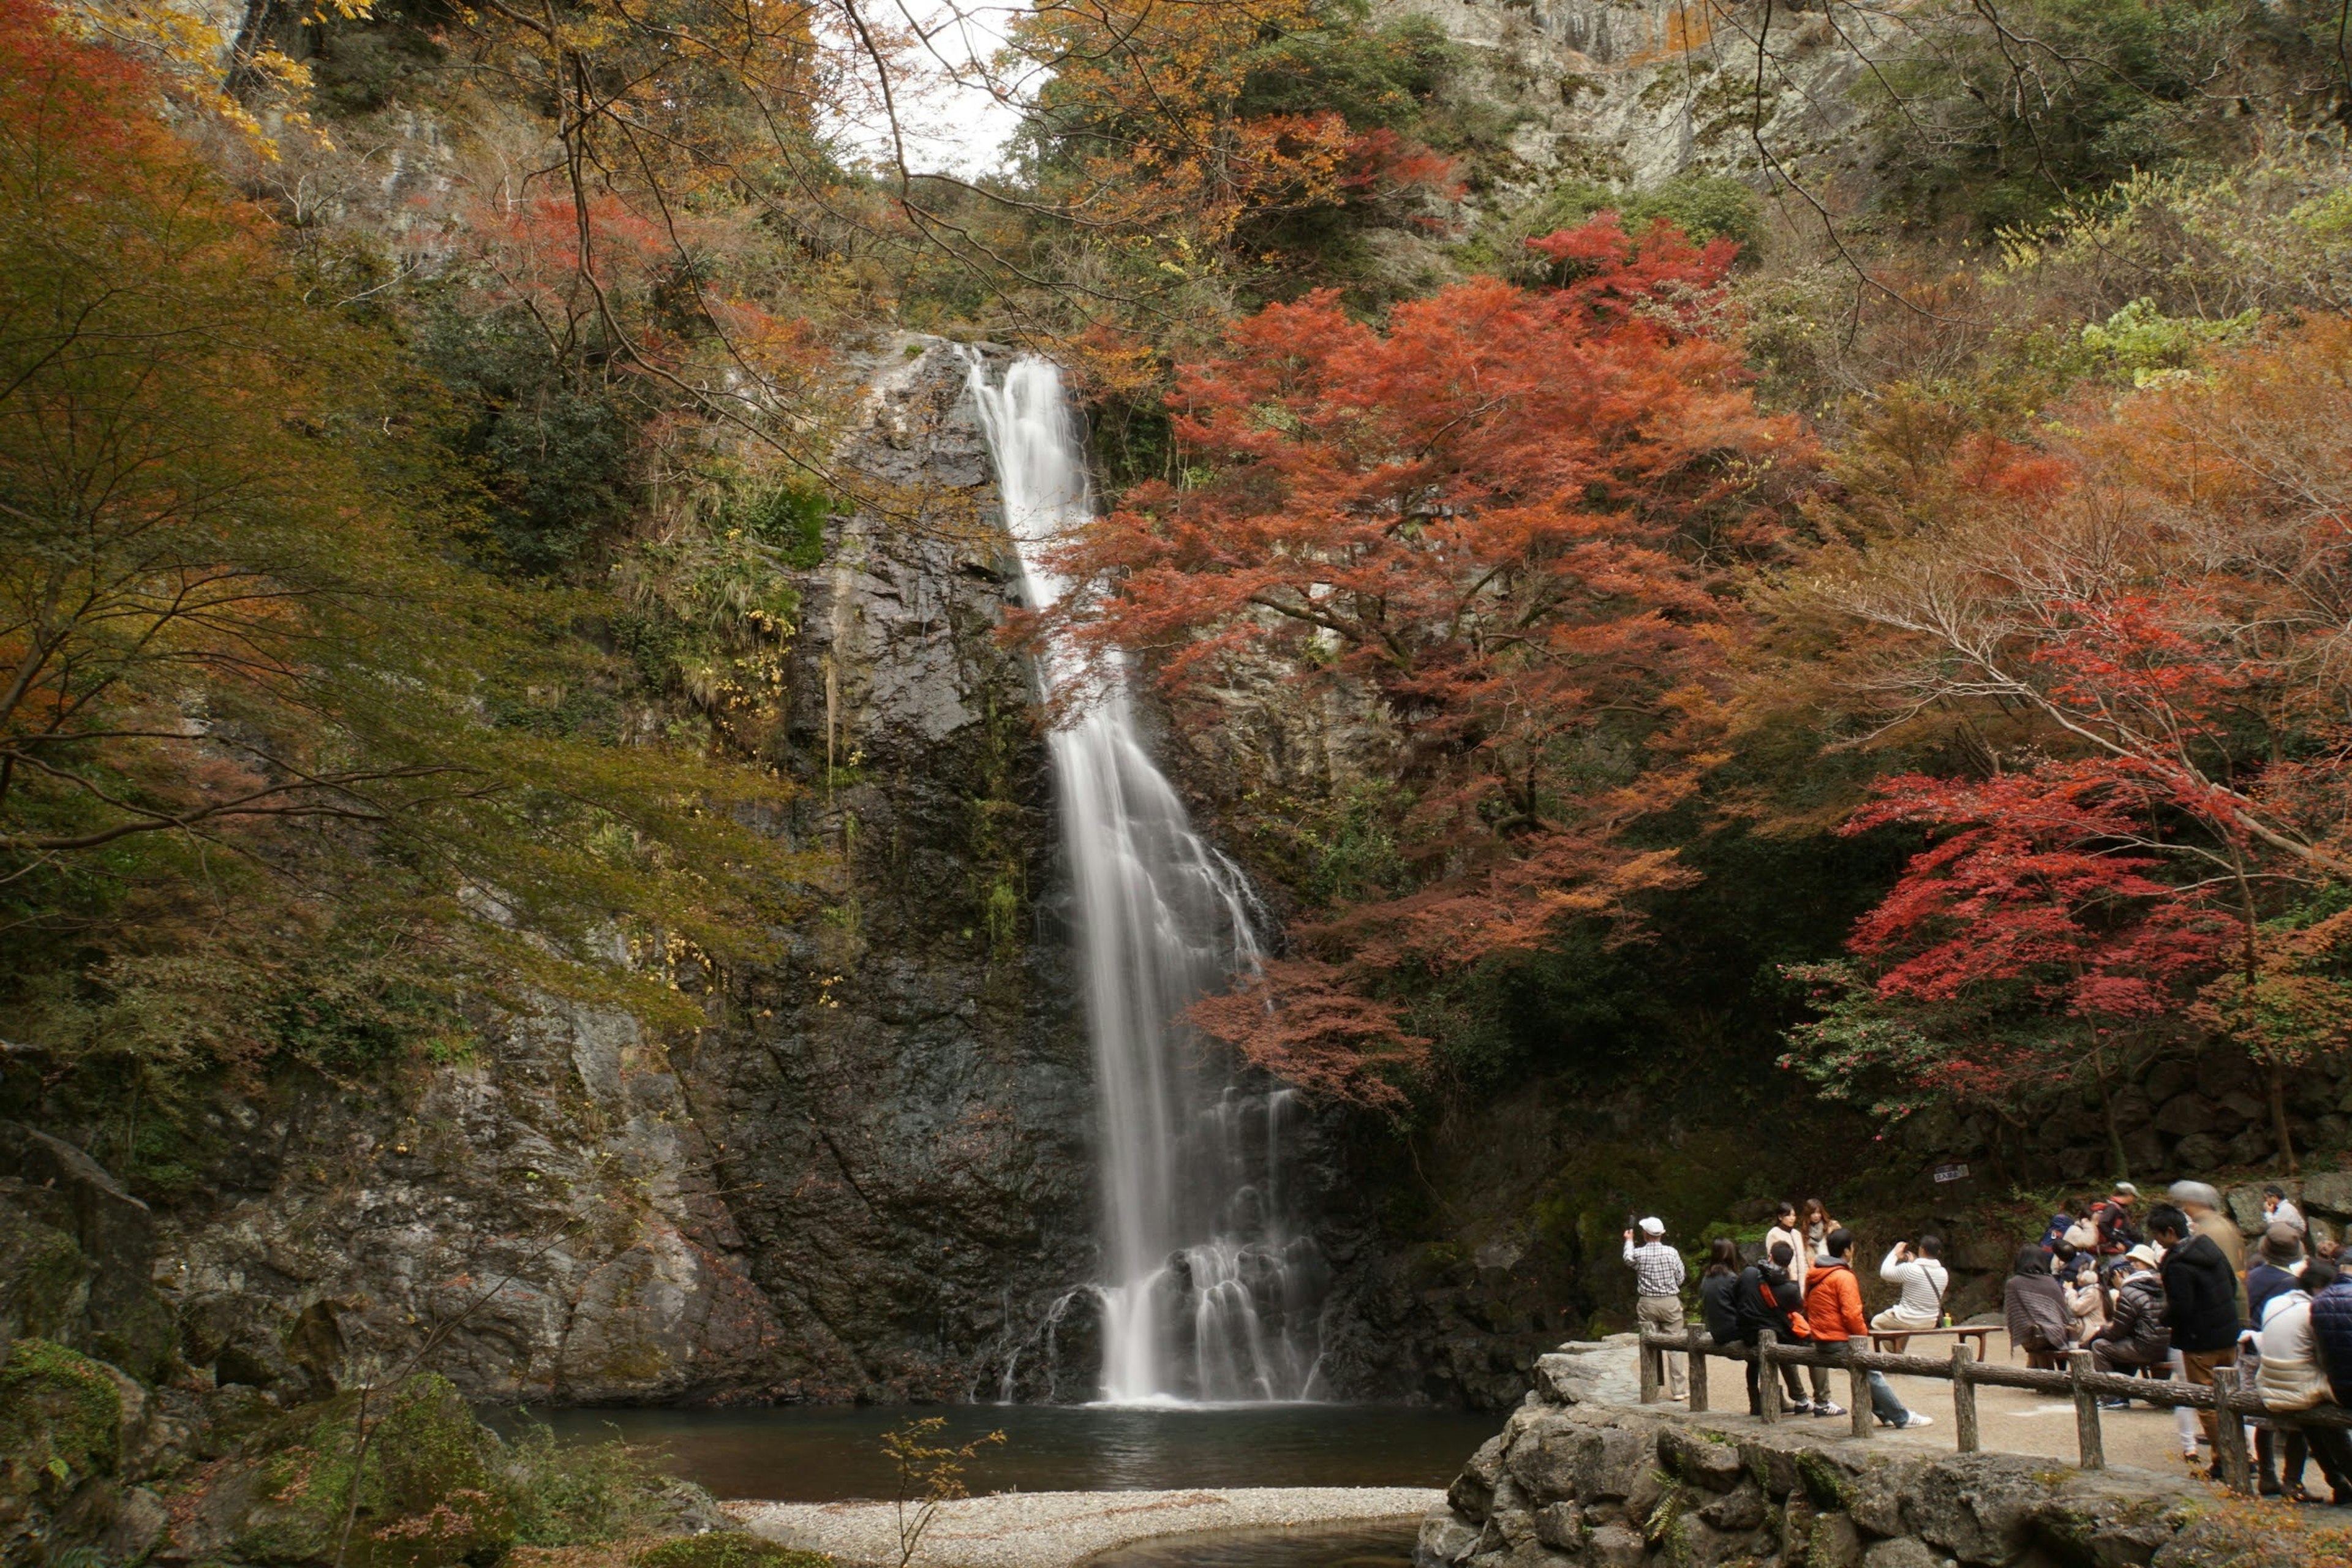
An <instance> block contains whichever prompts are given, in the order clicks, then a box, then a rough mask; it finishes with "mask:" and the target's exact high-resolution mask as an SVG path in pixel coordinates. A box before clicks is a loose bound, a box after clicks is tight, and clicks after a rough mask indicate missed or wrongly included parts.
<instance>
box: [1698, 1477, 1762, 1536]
mask: <svg viewBox="0 0 2352 1568" xmlns="http://www.w3.org/2000/svg"><path fill="white" fill-rule="evenodd" d="M1770 1511H1771V1510H1770V1507H1769V1505H1768V1504H1767V1503H1766V1502H1765V1500H1764V1493H1763V1492H1762V1490H1761V1489H1759V1488H1757V1487H1756V1486H1755V1485H1754V1484H1753V1483H1750V1484H1749V1485H1747V1486H1743V1487H1740V1488H1738V1489H1736V1490H1733V1491H1727V1492H1726V1493H1724V1494H1723V1495H1722V1496H1721V1497H1718V1498H1716V1499H1714V1500H1711V1501H1709V1502H1707V1503H1706V1504H1705V1505H1704V1506H1703V1507H1701V1508H1700V1509H1699V1510H1698V1516H1699V1518H1701V1519H1703V1520H1705V1521H1706V1522H1707V1523H1708V1524H1710V1525H1712V1526H1714V1527H1715V1528H1716V1529H1717V1530H1722V1531H1730V1532H1732V1533H1734V1534H1738V1533H1742V1532H1744V1531H1750V1530H1754V1529H1756V1528H1757V1527H1758V1526H1759V1525H1761V1524H1762V1523H1763V1522H1764V1520H1765V1516H1766V1515H1767V1514H1769V1512H1770Z"/></svg>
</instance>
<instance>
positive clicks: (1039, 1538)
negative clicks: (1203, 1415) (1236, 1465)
mask: <svg viewBox="0 0 2352 1568" xmlns="http://www.w3.org/2000/svg"><path fill="white" fill-rule="evenodd" d="M1444 1498H1445V1494H1444V1492H1443V1491H1440V1490H1437V1489H1434V1488H1423V1487H1226V1488H1195V1489H1191V1490H1186V1491H1157V1492H999V1493H997V1494H995V1495H994V1496H992V1497H976V1498H960V1499H958V1500H955V1501H953V1502H950V1503H943V1504H941V1505H940V1511H939V1516H938V1517H937V1518H936V1519H934V1520H933V1521H931V1526H930V1529H929V1531H927V1532H925V1534H924V1536H923V1541H922V1545H921V1547H920V1548H919V1550H918V1551H917V1552H916V1553H915V1564H916V1568H1076V1564H1078V1563H1084V1562H1085V1561H1086V1560H1087V1558H1089V1557H1092V1556H1094V1555H1095V1554H1097V1552H1107V1551H1108V1550H1110V1549H1111V1548H1112V1547H1115V1546H1125V1545H1127V1544H1129V1542H1137V1541H1145V1540H1149V1539H1150V1538H1151V1537H1153V1536H1159V1535H1181V1534H1191V1533H1192V1532H1194V1531H1211V1530H1267V1529H1280V1528H1285V1527H1290V1526H1302V1525H1327V1524H1358V1523H1369V1522H1371V1521H1379V1520H1391V1519H1395V1520H1405V1519H1412V1520H1418V1519H1419V1518H1420V1517H1421V1516H1422V1515H1423V1514H1425V1513H1427V1512H1428V1511H1429V1510H1431V1509H1433V1508H1434V1507H1436V1506H1437V1505H1438V1504H1439V1503H1440V1502H1442V1501H1444ZM724 1507H725V1508H726V1510H727V1512H728V1514H729V1515H730V1517H731V1518H733V1519H734V1521H736V1522H737V1523H738V1524H739V1525H740V1526H741V1527H742V1528H743V1529H745V1530H748V1531H751V1533H753V1534H754V1535H759V1536H762V1537H765V1538H766V1539H768V1540H770V1541H775V1542H782V1543H783V1544H785V1545H787V1546H797V1547H804V1548H806V1549H808V1550H810V1551H813V1552H827V1553H830V1554H831V1555H833V1556H835V1557H836V1558H839V1559H840V1560H841V1561H842V1562H843V1563H896V1562H897V1561H898V1522H897V1517H896V1512H895V1510H893V1509H892V1507H891V1505H890V1504H888V1503H887V1502H814V1503H782V1502H750V1501H746V1502H730V1503H727V1504H725V1505H724Z"/></svg>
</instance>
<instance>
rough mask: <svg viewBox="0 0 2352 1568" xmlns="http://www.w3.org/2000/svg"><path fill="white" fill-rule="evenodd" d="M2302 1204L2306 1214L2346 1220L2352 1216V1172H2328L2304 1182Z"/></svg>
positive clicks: (2309, 1177)
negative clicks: (2311, 1212)
mask: <svg viewBox="0 0 2352 1568" xmlns="http://www.w3.org/2000/svg"><path fill="white" fill-rule="evenodd" d="M2301 1202H2302V1204H2303V1205H2304V1208H2305V1211H2306V1212H2309V1211H2313V1210H2316V1211H2317V1212H2319V1213H2321V1214H2326V1215H2336V1217H2338V1218H2339V1219H2340V1218H2344V1217H2347V1216H2352V1171H2328V1172H2326V1173H2322V1174H2320V1175H2316V1176H2306V1177H2305V1178H2304V1181H2303V1194H2302V1199H2301Z"/></svg>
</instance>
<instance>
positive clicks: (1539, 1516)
mask: <svg viewBox="0 0 2352 1568" xmlns="http://www.w3.org/2000/svg"><path fill="white" fill-rule="evenodd" d="M1427 1528H1428V1527H1427V1526H1425V1525H1424V1526H1423V1531H1424V1532H1426V1531H1427ZM1536 1539H1537V1540H1538V1541H1540V1542H1543V1543H1544V1544H1545V1545H1546V1546H1549V1547H1553V1548H1556V1549H1557V1550H1559V1551H1561V1552H1574V1551H1575V1550H1577V1548H1579V1547H1580V1546H1582V1545H1583V1544H1584V1520H1583V1518H1582V1516H1580V1514H1579V1513H1578V1512H1577V1508H1576V1505H1575V1504H1574V1503H1572V1502H1555V1503H1547V1504H1545V1505H1544V1506H1543V1507H1542V1508H1539V1509H1538V1510H1536Z"/></svg>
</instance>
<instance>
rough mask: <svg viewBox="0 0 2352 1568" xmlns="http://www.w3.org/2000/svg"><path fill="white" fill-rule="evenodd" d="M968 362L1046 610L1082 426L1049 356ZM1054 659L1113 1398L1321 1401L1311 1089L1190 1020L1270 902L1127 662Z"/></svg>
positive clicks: (1075, 494) (1074, 519) (1078, 511)
mask: <svg viewBox="0 0 2352 1568" xmlns="http://www.w3.org/2000/svg"><path fill="white" fill-rule="evenodd" d="M971 395H972V397H973V399H974V401H975V402H976V403H977V404H978V405H979V407H980V416H981V424H982V429H983V430H984V431H985V433H986V436H987V439H988V446H989V451H990V455H991V457H992V458H993V460H994V463H995V467H996V473H997V480H998V486H999V489H1000V490H1001V492H1002V494H1003V502H1004V515H1005V523H1006V526H1007V528H1008V530H1009V531H1011V533H1012V536H1013V542H1014V544H1015V547H1016V548H1017V549H1018V551H1019V552H1020V557H1021V564H1022V571H1023V585H1024V592H1025V594H1026V595H1027V598H1028V602H1029V603H1030V604H1031V605H1034V606H1036V607H1039V608H1043V607H1045V606H1048V605H1053V604H1055V602H1057V601H1058V600H1059V598H1060V597H1061V595H1062V592H1063V590H1064V587H1065V584H1064V583H1063V582H1062V581H1061V579H1059V578H1058V577H1056V576H1055V574H1054V573H1053V571H1052V570H1051V569H1050V567H1049V566H1048V565H1047V564H1046V563H1045V559H1044V557H1045V553H1046V552H1047V549H1048V547H1049V546H1050V545H1051V544H1052V542H1054V540H1055V538H1056V537H1057V536H1059V535H1060V534H1061V532H1062V531H1064V530H1065V529H1066V528H1070V527H1072V526H1075V525H1076V524H1079V523H1082V522H1084V521H1086V520H1087V518H1088V517H1089V516H1090V515H1091V511H1092V496H1091V490H1090V487H1089V485H1088V483H1087V467H1086V461H1085V449H1084V444H1083V441H1082V439H1081V437H1080V432H1079V427H1078V422H1077V418H1076V414H1075V413H1074V411H1073V410H1072V408H1071V406H1070V403H1069V399H1068V397H1067V395H1066V393H1065V392H1064V390H1063V387H1062V378H1061V374H1060V372H1059V371H1058V370H1056V369H1055V367H1054V366H1053V365H1052V364H1051V363H1047V362H1046V361H1045V360H1042V359H1037V358H1034V357H1028V356H1024V357H1022V358H1020V359H1016V360H1015V361H1013V363H1011V364H1010V365H1009V366H1008V367H1006V369H1005V372H1004V377H1003V382H1002V383H1001V384H995V385H992V384H990V382H989V377H988V366H987V364H986V363H985V362H983V361H982V359H981V358H980V357H979V356H977V355H973V356H971ZM1044 678H1045V681H1046V682H1047V684H1048V685H1049V687H1051V688H1053V689H1055V690H1056V691H1057V692H1058V691H1063V690H1065V689H1066V688H1067V687H1068V685H1069V683H1071V682H1075V681H1078V680H1081V679H1085V680H1088V681H1090V682H1092V683H1093V684H1094V686H1095V688H1096V689H1093V690H1091V691H1090V692H1088V693H1087V694H1086V697H1087V700H1086V701H1085V702H1084V704H1083V705H1082V708H1081V711H1080V712H1079V713H1078V714H1077V716H1076V718H1075V719H1074V720H1072V721H1069V722H1068V723H1066V724H1065V725H1063V726H1061V727H1059V728H1057V729H1056V730H1055V731H1054V735H1053V762H1054V776H1055V785H1056V791H1057V795H1058V805H1059V808H1060V812H1061V821H1062V837H1063V843H1064V847H1065V851H1066V856H1067V858H1068V865H1069V872H1070V878H1071V881H1072V884H1073V892H1074V896H1075V909H1074V911H1073V920H1072V922H1071V923H1072V926H1073V941H1074V943H1075V946H1076V953H1077V958H1078V963H1079V969H1080V973H1081V974H1082V976H1083V979H1084V984H1085V997H1086V1007H1087V1033H1088V1035H1089V1037H1090V1038H1091V1042H1092V1045H1093V1054H1094V1063H1095V1074H1096V1084H1097V1089H1096V1099H1097V1107H1098V1115H1099V1120H1100V1131H1099V1144H1100V1153H1099V1163H1100V1184H1101V1203H1102V1227H1103V1238H1102V1240H1103V1264H1104V1269H1105V1275H1106V1277H1105V1278H1104V1279H1101V1280H1099V1281H1097V1283H1096V1285H1095V1286H1094V1287H1093V1289H1095V1291H1096V1292H1097V1294H1098V1296H1099V1299H1100V1302H1101V1309H1102V1342H1103V1354H1102V1380H1101V1386H1100V1396H1101V1397H1102V1398H1103V1399H1106V1400H1108V1401H1111V1402H1113V1403H1119V1404H1142V1403H1151V1402H1166V1401H1210V1402H1215V1401H1233V1400H1269V1399H1304V1398H1311V1397H1313V1396H1314V1394H1315V1392H1316V1387H1315V1384H1316V1363H1317V1357H1318V1322H1317V1320H1318V1315H1319V1311H1320V1309H1321V1305H1322V1298H1323V1295H1324V1286H1325V1278H1326V1271H1325V1268H1324V1266H1323V1261H1322V1258H1321V1256H1320V1254H1319V1253H1318V1251H1317V1249H1316V1247H1315V1243H1314V1240H1313V1238H1312V1237H1309V1236H1307V1234H1306V1232H1305V1229H1304V1227H1303V1226H1300V1225H1299V1224H1298V1223H1297V1219H1296V1216H1295V1215H1294V1213H1293V1212H1292V1208H1291V1203H1292V1197H1291V1194H1292V1192H1293V1190H1294V1186H1295V1184H1293V1183H1291V1182H1288V1181H1286V1179H1285V1178H1286V1161H1287V1160H1288V1158H1289V1154H1290V1149H1289V1146H1290V1144H1291V1142H1292V1137H1291V1123H1292V1122H1293V1121H1294V1119H1295V1116H1296V1114H1297V1107H1296V1103H1295V1100H1294V1098H1293V1097H1292V1095H1291V1094H1290V1093H1289V1092H1288V1091H1287V1090H1280V1089H1276V1090H1272V1091H1267V1090H1264V1089H1248V1088H1244V1087H1241V1086H1239V1085H1236V1084H1235V1083H1234V1082H1232V1081H1229V1079H1228V1075H1227V1074H1226V1073H1225V1072H1224V1071H1223V1070H1221V1069H1220V1068H1218V1067H1217V1066H1216V1065H1215V1064H1214V1063H1213V1062H1212V1061H1210V1060H1207V1059H1205V1058H1204V1053H1203V1051H1202V1047H1201V1044H1200V1042H1199V1041H1198V1040H1197V1039H1196V1038H1194V1037H1192V1034H1191V1032H1190V1031H1189V1030H1187V1029H1186V1028H1185V1027H1184V1026H1182V1024H1181V1022H1180V1020H1179V1016H1180V1015H1181V1013H1182V1012H1183V1011H1184V1009H1185V1008H1186V1007H1188V1006H1189V1005H1191V1004H1192V1002H1194V1001H1196V1000H1197V999H1199V998H1200V997H1201V996H1202V995H1204V994H1208V993H1210V992H1212V991H1215V990H1218V989H1221V988H1223V985H1224V984H1226V983H1227V981H1228V980H1229V979H1230V978H1231V977H1232V976H1233V975H1234V973H1237V972H1239V971H1240V970H1242V969H1244V968H1246V967H1248V966H1251V965H1254V964H1255V963H1258V962H1259V960H1260V958H1261V956H1262V950H1261V947H1260V935H1259V931H1258V929H1257V922H1256V920H1255V900H1254V898H1253V896H1252V894H1251V892H1250V889H1249V885H1248V882H1247V879H1245V878H1244V876H1243V875H1242V873H1241V870H1240V868H1238V867H1236V866H1235V865H1234V863H1233V862H1232V861H1231V860H1229V859H1227V858H1225V857H1224V856H1223V855H1222V854H1220V853H1218V852H1217V850H1216V849H1215V848H1214V847H1212V846H1211V845H1209V844H1208V843H1207V842H1206V841H1205V840H1203V839H1202V837H1201V836H1200V835H1199V834H1197V833H1195V832H1194V831H1193V830H1192V821H1191V818H1190V816H1189V815H1188V814H1187V813H1186V811H1185V809H1184V804H1183V802H1182V801H1181V799H1180V798H1179V797H1178V795H1177V794H1176V791H1175V789H1174V788H1173V787H1172V786H1171V784H1169V782H1168V779H1167V777H1166V775H1164V774H1163V773H1160V769H1159V767H1158V766H1157V765H1155V764H1154V763H1153V761H1152V759H1151V754H1150V751H1149V749H1148V748H1147V747H1146V746H1145V744H1144V742H1143V739H1142V736H1141V734H1140V732H1139V729H1138V726H1137V722H1136V713H1135V710H1134V707H1133V705H1132V703H1131V701H1130V700H1129V691H1128V689H1127V682H1126V677H1125V672H1124V670H1123V668H1122V667H1121V666H1120V665H1119V664H1118V662H1117V660H1116V658H1115V657H1109V658H1105V659H1104V660H1100V661H1097V663H1096V664H1095V665H1094V666H1093V667H1092V668H1088V667H1087V666H1086V665H1085V664H1084V663H1082V661H1081V660H1080V658H1079V657H1078V656H1077V655H1076V653H1074V652H1073V651H1071V650H1068V649H1066V648H1055V649H1053V650H1051V651H1049V653H1048V656H1047V658H1046V659H1045V672H1044ZM1007 1381H1008V1384H1009V1383H1010V1375H1009V1374H1008V1379H1007Z"/></svg>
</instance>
